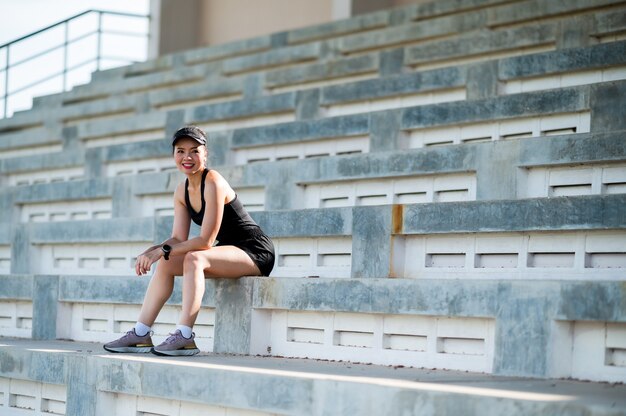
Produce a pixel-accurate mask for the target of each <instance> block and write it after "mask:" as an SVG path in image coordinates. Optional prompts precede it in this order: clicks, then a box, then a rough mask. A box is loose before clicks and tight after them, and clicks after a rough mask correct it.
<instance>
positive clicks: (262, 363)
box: [0, 338, 626, 416]
mask: <svg viewBox="0 0 626 416" xmlns="http://www.w3.org/2000/svg"><path fill="white" fill-rule="evenodd" d="M0 397H1V398H2V401H1V402H0V413H2V414H18V412H19V411H20V410H22V411H23V410H25V409H27V408H31V409H33V410H35V412H37V410H39V411H40V412H41V413H37V414H43V413H46V412H49V411H50V410H49V409H53V410H54V413H56V414H67V415H81V416H90V415H100V414H116V415H126V414H132V415H134V414H136V412H139V413H137V414H144V413H141V412H149V414H158V415H164V416H165V415H179V414H186V415H189V414H207V412H211V411H215V412H217V411H221V412H222V413H220V414H227V415H232V414H245V415H259V414H263V415H277V414H280V415H356V414H359V415H399V414H402V415H413V414H420V415H430V414H437V415H458V414H464V415H473V414H480V415H502V414H507V415H527V414H550V415H565V414H585V415H626V386H624V385H623V384H605V383H590V382H576V381H570V380H550V379H531V378H515V377H506V376H491V375H485V374H479V373H469V372H455V371H434V370H429V369H417V368H404V367H386V366H375V365H366V364H354V363H346V362H329V361H320V360H308V359H286V358H280V357H271V358H270V357H260V356H239V355H221V354H208V353H201V354H200V355H198V356H195V357H185V358H181V357H178V358H166V357H157V356H154V355H152V354H137V355H134V354H110V353H107V352H105V351H104V350H103V349H102V348H101V345H100V344H93V343H84V342H68V341H45V342H44V341H32V340H16V339H10V338H0ZM20 407H22V409H19V408H20ZM153 409H158V413H157V411H155V410H153ZM19 414H21V413H19ZM29 414H30V413H29ZM46 414H47V413H46ZM210 414H213V413H210ZM215 414H217V413H215Z"/></svg>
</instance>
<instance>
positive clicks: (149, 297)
mask: <svg viewBox="0 0 626 416" xmlns="http://www.w3.org/2000/svg"><path fill="white" fill-rule="evenodd" d="M183 261H184V256H172V257H170V259H169V260H165V259H161V260H159V261H158V262H157V265H156V270H155V271H154V274H153V275H152V278H151V279H150V283H149V284H148V289H147V290H146V294H145V296H144V299H143V304H142V305H141V312H140V313H139V319H138V321H139V322H141V323H143V324H144V325H147V326H152V324H154V321H155V320H156V318H157V316H158V315H159V312H160V311H161V309H162V308H163V305H165V302H167V300H168V299H169V298H170V296H171V295H172V291H173V290H174V276H181V275H182V274H183Z"/></svg>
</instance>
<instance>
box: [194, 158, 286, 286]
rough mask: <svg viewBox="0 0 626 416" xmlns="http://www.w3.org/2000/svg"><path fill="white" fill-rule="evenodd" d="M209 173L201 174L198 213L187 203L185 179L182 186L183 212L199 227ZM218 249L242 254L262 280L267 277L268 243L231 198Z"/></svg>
mask: <svg viewBox="0 0 626 416" xmlns="http://www.w3.org/2000/svg"><path fill="white" fill-rule="evenodd" d="M208 173H209V170H208V169H206V170H205V171H204V172H203V173H202V184H201V187H200V192H201V194H200V195H201V198H202V208H201V209H200V212H196V211H194V209H193V208H192V206H191V202H190V201H189V179H187V181H186V182H185V203H186V204H187V211H188V212H189V215H190V216H191V219H192V220H193V222H195V223H196V224H198V225H202V219H203V218H204V210H205V208H206V202H205V201H204V181H205V179H206V176H207V174H208ZM216 240H217V244H216V245H218V246H225V245H232V246H236V247H239V248H240V249H242V250H243V251H245V252H246V253H247V254H248V255H249V256H250V257H251V258H252V260H253V261H254V262H255V263H256V265H257V266H258V267H259V270H260V271H261V273H262V274H263V275H264V276H269V274H270V272H271V271H272V268H273V267H274V245H273V244H272V240H270V238H269V237H268V236H267V235H265V233H264V232H263V230H261V228H260V227H259V226H258V225H257V223H256V222H254V220H253V219H252V217H251V216H250V214H248V211H246V209H245V208H244V206H243V204H242V203H241V201H240V200H239V198H238V197H237V195H235V198H234V199H233V200H232V201H230V202H229V203H228V204H224V214H223V216H222V223H221V224H220V229H219V231H218V233H217V237H216Z"/></svg>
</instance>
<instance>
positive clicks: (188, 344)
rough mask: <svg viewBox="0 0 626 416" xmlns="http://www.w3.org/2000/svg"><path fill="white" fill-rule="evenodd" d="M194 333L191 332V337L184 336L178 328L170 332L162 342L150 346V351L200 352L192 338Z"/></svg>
mask: <svg viewBox="0 0 626 416" xmlns="http://www.w3.org/2000/svg"><path fill="white" fill-rule="evenodd" d="M195 337H196V334H194V333H192V334H191V338H185V337H184V336H183V334H182V333H181V332H180V329H177V330H176V331H174V333H173V334H172V333H170V336H169V337H168V338H167V339H166V340H165V341H164V342H163V343H162V344H159V345H157V346H156V347H154V348H152V353H153V354H156V355H170V356H180V355H196V354H197V353H199V352H200V350H199V349H198V347H196V343H195V341H194V340H193V339H194V338H195Z"/></svg>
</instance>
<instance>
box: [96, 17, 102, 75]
mask: <svg viewBox="0 0 626 416" xmlns="http://www.w3.org/2000/svg"><path fill="white" fill-rule="evenodd" d="M97 36H98V56H97V57H96V70H97V71H100V56H101V55H102V12H98V35H97Z"/></svg>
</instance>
